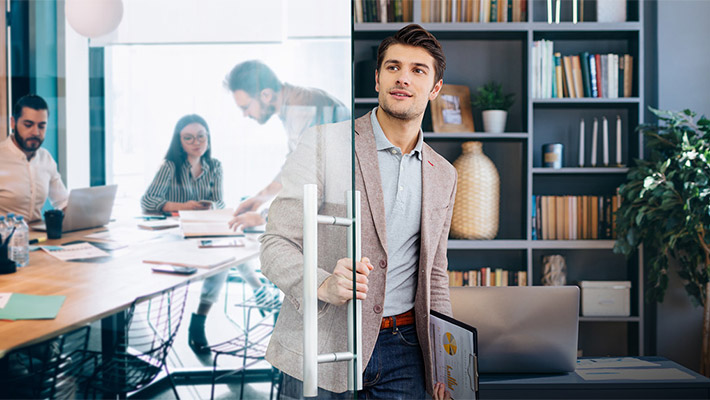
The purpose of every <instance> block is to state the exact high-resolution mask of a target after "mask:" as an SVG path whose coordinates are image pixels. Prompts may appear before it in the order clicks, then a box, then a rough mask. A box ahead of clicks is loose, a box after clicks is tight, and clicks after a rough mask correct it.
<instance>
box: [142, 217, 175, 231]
mask: <svg viewBox="0 0 710 400" xmlns="http://www.w3.org/2000/svg"><path fill="white" fill-rule="evenodd" d="M179 226H180V223H179V222H178V221H177V220H174V219H164V220H158V221H144V222H140V223H139V224H138V227H139V228H141V229H146V230H150V231H160V230H163V229H171V228H177V227H179Z"/></svg>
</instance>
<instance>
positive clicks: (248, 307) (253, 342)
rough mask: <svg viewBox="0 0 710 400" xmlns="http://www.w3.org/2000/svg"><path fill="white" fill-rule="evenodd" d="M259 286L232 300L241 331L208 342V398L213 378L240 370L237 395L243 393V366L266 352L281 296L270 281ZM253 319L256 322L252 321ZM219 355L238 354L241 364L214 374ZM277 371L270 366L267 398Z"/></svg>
mask: <svg viewBox="0 0 710 400" xmlns="http://www.w3.org/2000/svg"><path fill="white" fill-rule="evenodd" d="M263 287H264V288H265V289H266V290H262V291H259V292H257V293H255V294H254V295H253V296H251V297H250V298H248V299H246V300H244V301H242V302H240V303H237V304H235V307H238V308H242V309H243V310H244V319H245V322H244V327H243V328H242V327H239V329H240V330H241V333H240V334H239V335H237V336H236V337H234V338H232V339H229V340H227V341H224V342H222V343H218V344H215V345H212V346H210V350H211V351H212V353H214V357H213V363H212V391H211V396H210V398H212V399H214V389H215V385H216V383H217V380H218V379H220V378H224V377H226V376H229V375H233V374H236V373H241V388H240V394H239V398H240V399H242V398H243V397H244V384H245V370H246V369H247V368H248V367H250V366H252V365H254V364H256V363H257V362H259V361H261V360H263V359H264V358H265V356H266V347H267V345H268V343H269V338H270V337H271V333H272V332H273V330H274V322H275V319H276V316H277V315H278V312H279V310H280V309H281V300H280V298H279V296H278V293H279V291H278V289H277V288H276V286H274V285H273V283H271V282H268V281H267V283H266V284H265V285H264V286H263ZM243 289H244V288H243ZM227 292H228V291H227ZM253 311H257V312H258V314H256V315H255V316H253V315H252V314H253ZM230 320H231V318H230ZM253 321H256V322H254V323H253V325H252V322H253ZM221 355H229V356H233V357H242V366H241V367H239V368H237V369H235V370H232V371H229V372H226V373H223V374H221V375H220V376H217V360H218V359H219V356H221ZM279 374H280V373H279V372H278V370H276V369H272V374H271V393H270V398H271V397H272V396H273V391H274V386H275V385H277V384H278V381H279V379H278V377H279Z"/></svg>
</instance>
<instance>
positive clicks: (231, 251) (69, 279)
mask: <svg viewBox="0 0 710 400" xmlns="http://www.w3.org/2000/svg"><path fill="white" fill-rule="evenodd" d="M138 222H139V220H138V219H132V220H122V221H119V222H112V223H110V224H109V225H108V226H106V227H102V228H97V229H92V230H84V231H78V232H71V233H65V234H64V235H63V236H62V238H61V239H57V240H47V241H46V242H43V243H40V245H49V246H52V245H53V246H56V245H61V244H65V243H69V242H74V241H85V240H87V238H86V236H87V235H91V234H96V233H99V236H109V237H113V238H114V239H118V241H116V240H104V239H102V240H98V239H89V240H96V241H101V242H106V243H112V244H113V245H114V247H116V244H122V245H126V246H125V247H123V248H120V249H116V250H114V251H111V252H109V253H110V254H111V256H110V257H104V258H102V259H93V260H92V259H89V260H87V261H73V262H65V261H60V260H58V259H57V258H55V257H54V256H52V255H50V254H49V253H47V252H45V251H43V250H36V251H33V252H31V253H30V262H29V264H28V265H27V266H26V267H23V268H18V270H17V272H15V273H12V274H7V275H0V293H5V292H10V293H23V294H32V295H64V296H66V299H65V300H64V303H63V305H62V307H61V308H60V310H59V313H58V314H57V316H56V318H54V319H50V320H17V321H7V320H0V359H1V358H3V357H5V356H6V355H7V354H8V353H9V352H11V351H13V350H15V349H19V348H22V347H25V346H29V345H32V344H35V343H40V342H43V341H45V340H48V339H51V338H54V337H57V336H59V335H61V334H64V333H67V332H71V331H73V330H75V329H77V328H79V327H82V326H85V325H87V324H89V323H91V322H94V321H98V320H102V319H104V321H105V320H108V319H109V318H107V317H110V316H113V315H116V314H117V313H120V312H122V311H124V310H126V309H128V308H129V307H130V306H131V304H132V303H133V301H134V300H136V299H138V298H149V297H151V296H157V295H159V294H160V293H161V292H163V291H165V290H167V289H171V288H174V287H178V286H181V285H185V284H188V283H189V282H193V281H198V280H202V279H204V278H206V277H208V276H210V275H213V274H216V273H217V272H219V271H220V270H222V269H225V268H230V267H232V266H235V265H238V264H240V263H243V262H245V261H247V260H249V259H252V258H255V257H257V255H258V253H259V243H258V241H257V237H256V236H257V235H247V236H246V237H245V238H244V240H243V241H244V246H243V247H228V248H209V249H200V248H198V246H197V241H196V240H185V239H183V238H182V235H181V233H180V230H179V229H170V230H165V231H145V230H140V229H139V228H138V226H137V224H138ZM44 236H45V234H44V233H41V232H34V231H33V232H30V237H31V238H38V237H44ZM171 253H172V254H191V255H205V257H212V258H214V257H221V256H224V257H225V258H229V257H233V260H231V261H229V262H228V263H224V264H222V265H219V266H218V267H215V268H211V269H203V268H199V269H198V271H197V272H196V273H195V274H192V275H177V274H170V273H160V272H153V271H152V270H151V265H149V264H146V263H144V262H143V261H144V260H146V259H154V258H155V256H156V255H160V254H162V255H164V254H171Z"/></svg>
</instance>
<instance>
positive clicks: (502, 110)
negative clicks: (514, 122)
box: [472, 81, 515, 133]
mask: <svg viewBox="0 0 710 400" xmlns="http://www.w3.org/2000/svg"><path fill="white" fill-rule="evenodd" d="M514 102H515V94H513V93H508V94H503V85H502V84H500V83H498V82H495V81H493V82H489V83H487V84H486V85H484V86H481V87H479V88H478V94H476V95H474V97H473V102H472V104H473V105H474V106H475V107H477V108H479V109H480V110H481V111H482V112H483V129H484V130H485V131H486V132H488V133H502V132H503V131H505V121H506V118H507V117H508V110H509V109H510V107H511V106H512V105H513V103H514Z"/></svg>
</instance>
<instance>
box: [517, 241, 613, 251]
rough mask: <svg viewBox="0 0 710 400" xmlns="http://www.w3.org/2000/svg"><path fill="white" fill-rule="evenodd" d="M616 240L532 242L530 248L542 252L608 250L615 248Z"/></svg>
mask: <svg viewBox="0 0 710 400" xmlns="http://www.w3.org/2000/svg"><path fill="white" fill-rule="evenodd" d="M614 242H615V241H614V240H531V241H530V247H531V248H533V249H541V250H555V249H572V250H586V249H607V250H611V249H613V248H614Z"/></svg>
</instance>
